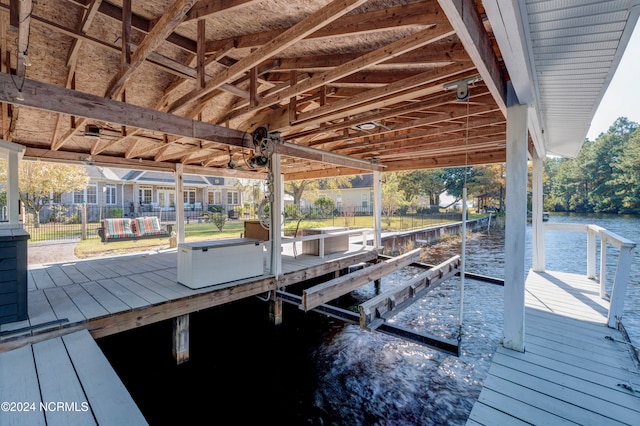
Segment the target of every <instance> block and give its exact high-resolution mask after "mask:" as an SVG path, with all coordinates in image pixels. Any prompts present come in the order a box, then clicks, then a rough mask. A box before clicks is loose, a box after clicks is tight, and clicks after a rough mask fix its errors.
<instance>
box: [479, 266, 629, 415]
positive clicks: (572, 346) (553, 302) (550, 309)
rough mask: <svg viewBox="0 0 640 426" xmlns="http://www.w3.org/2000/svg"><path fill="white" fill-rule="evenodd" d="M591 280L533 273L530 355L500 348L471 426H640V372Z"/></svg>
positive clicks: (528, 306) (528, 309)
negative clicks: (610, 325)
mask: <svg viewBox="0 0 640 426" xmlns="http://www.w3.org/2000/svg"><path fill="white" fill-rule="evenodd" d="M608 305H609V303H608V302H607V301H606V300H603V299H601V298H600V297H599V284H598V283H597V282H596V281H593V280H589V279H587V278H586V277H584V276H581V275H575V274H568V273H560V272H546V273H536V272H529V275H528V277H527V280H526V308H525V309H526V311H525V333H526V336H525V352H524V353H521V352H516V351H512V350H509V349H505V348H503V347H502V346H499V347H498V349H497V351H496V353H495V354H494V356H493V359H492V364H491V367H490V369H489V374H488V376H487V378H486V379H485V382H484V388H483V389H482V392H481V393H480V396H479V398H478V401H477V402H476V403H475V405H474V406H473V409H472V411H471V414H470V416H469V420H468V421H467V425H480V424H482V425H498V424H499V425H524V424H534V425H558V424H580V425H605V424H607V425H611V424H621V425H622V424H626V425H634V424H635V425H638V424H640V374H639V371H638V366H637V364H636V362H635V361H634V357H633V353H632V350H631V348H630V346H629V344H628V343H626V340H625V338H624V336H623V335H622V333H621V332H620V331H618V330H615V329H613V328H609V327H607V326H606V321H607V312H608Z"/></svg>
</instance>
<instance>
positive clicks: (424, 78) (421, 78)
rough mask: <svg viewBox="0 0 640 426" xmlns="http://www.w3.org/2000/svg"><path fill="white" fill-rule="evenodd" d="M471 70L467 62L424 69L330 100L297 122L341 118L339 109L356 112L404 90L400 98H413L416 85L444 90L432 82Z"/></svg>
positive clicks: (300, 117)
mask: <svg viewBox="0 0 640 426" xmlns="http://www.w3.org/2000/svg"><path fill="white" fill-rule="evenodd" d="M472 70H473V67H471V66H470V65H469V64H464V63H461V64H454V65H449V66H446V67H442V68H436V69H433V70H429V71H425V72H423V73H420V74H417V75H414V76H411V77H409V78H406V79H404V80H399V81H396V82H393V83H390V84H388V85H386V86H384V87H381V88H378V89H370V90H367V91H364V92H362V93H361V94H359V95H356V96H352V97H349V98H345V99H342V100H339V101H336V102H332V103H330V104H327V105H325V106H324V107H320V108H315V109H313V110H311V111H308V112H303V113H300V114H299V115H298V123H300V124H301V125H302V123H306V122H308V121H309V120H310V119H312V118H315V117H320V116H322V118H323V119H324V120H334V119H336V118H343V117H344V116H345V113H344V112H343V113H341V114H340V113H339V112H340V111H341V110H345V109H349V114H356V113H357V111H356V112H354V111H353V107H354V106H356V105H362V104H365V103H367V109H369V108H370V107H369V105H370V104H369V103H370V102H371V101H373V100H376V99H382V98H384V99H385V100H388V98H389V97H390V96H392V95H395V94H400V93H401V92H404V95H403V96H402V95H401V96H400V99H401V100H404V99H409V98H415V97H416V96H420V95H414V91H413V89H416V88H418V87H422V88H424V86H425V85H429V86H431V87H433V90H430V91H426V92H425V91H424V89H422V90H421V92H422V93H424V94H432V93H438V92H441V91H444V89H443V86H442V85H437V84H434V82H437V81H439V80H444V81H447V80H449V79H453V78H455V76H457V75H460V74H461V73H464V72H470V71H472ZM434 86H435V87H434ZM407 91H409V93H407ZM412 95H413V96H412ZM397 102H400V100H398V101H397ZM296 124H297V123H296ZM306 125H307V124H305V126H306Z"/></svg>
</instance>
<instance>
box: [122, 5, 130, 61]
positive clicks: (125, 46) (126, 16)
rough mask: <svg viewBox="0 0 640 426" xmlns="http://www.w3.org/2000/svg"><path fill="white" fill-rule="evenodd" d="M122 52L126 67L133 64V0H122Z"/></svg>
mask: <svg viewBox="0 0 640 426" xmlns="http://www.w3.org/2000/svg"><path fill="white" fill-rule="evenodd" d="M120 39H121V40H120V41H121V42H122V53H121V55H120V64H121V66H122V69H123V70H124V69H126V68H127V67H128V66H129V65H130V64H131V0H123V1H122V36H121V37H120Z"/></svg>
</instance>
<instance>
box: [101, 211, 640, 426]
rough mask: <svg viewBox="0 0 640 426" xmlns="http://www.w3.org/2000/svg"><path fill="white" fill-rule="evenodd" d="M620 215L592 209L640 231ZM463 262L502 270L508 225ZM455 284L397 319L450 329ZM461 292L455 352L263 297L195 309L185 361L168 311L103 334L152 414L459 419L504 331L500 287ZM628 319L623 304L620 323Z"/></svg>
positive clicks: (552, 259) (551, 263)
mask: <svg viewBox="0 0 640 426" xmlns="http://www.w3.org/2000/svg"><path fill="white" fill-rule="evenodd" d="M618 219H620V218H614V219H611V222H610V223H608V222H607V220H609V219H606V220H603V221H600V220H598V224H600V225H601V226H604V227H605V228H608V229H611V230H612V231H614V232H618V233H620V234H621V235H624V236H625V237H627V238H630V239H632V240H634V241H640V236H639V237H638V238H635V239H634V238H633V237H632V236H631V235H630V234H629V233H630V232H631V230H629V229H627V228H625V226H628V227H629V228H633V230H634V231H635V232H638V230H639V229H640V227H638V224H639V223H638V219H632V218H630V219H629V220H628V221H627V220H626V219H623V220H622V222H619V221H618ZM551 220H552V221H567V222H577V221H580V220H588V221H589V223H593V220H594V219H593V218H592V217H591V218H576V217H571V218H566V217H555V216H554V217H552V218H551ZM603 223H604V224H603ZM625 224H627V225H625ZM617 227H619V228H617ZM627 231H629V232H627ZM553 234H557V235H555V236H554V235H553ZM562 234H564V235H563V236H562V235H560V233H555V232H553V233H552V232H547V247H549V250H548V251H547V268H548V269H553V270H567V271H571V272H577V273H582V272H584V271H585V268H586V266H585V265H586V252H585V255H584V256H583V257H580V256H578V258H580V259H581V261H582V266H580V265H574V263H577V262H576V261H575V260H574V261H572V260H571V259H574V258H575V257H576V256H574V255H573V254H575V253H576V252H577V251H578V250H581V246H580V245H581V241H580V235H581V234H577V233H570V234H571V236H567V233H562ZM574 238H575V239H576V240H575V241H574ZM584 238H585V239H584V241H585V242H586V237H584ZM527 239H528V240H530V229H529V230H528V235H527ZM560 242H562V243H563V244H569V246H570V247H571V248H570V249H569V250H567V249H564V250H560V251H558V253H554V252H553V249H551V247H552V246H553V245H555V244H559V243H560ZM527 246H530V244H529V243H527ZM582 247H584V243H583V244H582ZM428 253H429V254H428V256H429V257H428V258H426V259H424V261H426V262H428V263H438V262H440V261H442V260H445V259H447V258H448V257H450V256H451V255H455V254H459V253H460V246H459V244H457V243H455V244H442V245H440V246H439V247H438V248H432V249H430V250H429V252H428ZM567 253H572V256H569V255H567ZM527 257H528V258H530V256H529V255H528V256H527ZM556 262H559V263H558V264H557V266H556ZM638 264H640V261H638V259H637V254H636V259H634V268H635V269H634V274H635V275H634V277H632V281H633V280H635V281H633V282H632V290H631V291H630V294H634V293H635V295H636V297H635V302H633V303H628V304H627V306H628V311H631V313H632V314H633V312H634V311H635V314H637V313H638V305H639V304H640V303H639V302H638V297H637V294H638V288H640V280H638V272H637V271H638ZM573 267H575V268H576V269H575V271H574V270H571V268H573ZM581 268H582V269H581ZM466 269H467V271H469V272H475V273H480V274H483V275H489V276H494V277H500V278H502V277H503V275H504V234H503V233H502V232H498V231H491V232H490V233H476V234H473V235H472V236H471V237H470V238H469V239H468V241H467V259H466ZM527 269H528V268H527ZM418 272H420V271H419V270H418V269H416V268H412V267H408V268H404V269H403V270H401V271H398V272H397V273H395V274H392V275H389V276H387V277H385V278H384V279H383V280H382V285H381V287H382V288H381V290H382V291H385V290H388V289H391V288H393V287H394V286H396V285H399V284H401V283H402V282H404V281H406V280H408V279H410V278H411V277H413V276H414V275H415V274H417V273H418ZM459 286H460V281H459V279H452V280H449V281H448V282H447V283H445V284H443V285H442V286H441V287H439V288H438V289H436V290H434V291H432V292H431V293H430V294H429V296H427V297H425V298H423V299H422V300H420V301H418V302H416V303H415V304H414V305H412V306H411V307H410V308H408V309H407V310H405V311H403V312H402V313H400V314H398V315H397V316H396V317H395V318H394V320H393V321H394V322H396V323H398V324H401V325H403V326H406V327H409V328H412V329H415V330H418V331H421V332H426V333H429V334H432V335H437V336H442V337H446V338H456V337H457V336H458V331H459V328H458V321H459V304H460V288H459ZM375 292H376V290H375V287H374V286H373V284H370V285H367V286H364V287H362V288H360V289H359V290H358V291H356V292H354V293H353V294H352V295H351V296H350V299H349V301H350V302H351V304H353V305H356V304H357V303H358V301H360V300H366V299H368V298H370V297H372V296H373V295H375ZM464 294H465V297H464V309H463V334H462V335H461V339H462V340H461V345H462V355H461V356H460V357H453V356H448V355H446V354H443V353H441V352H438V351H436V350H432V349H430V348H428V347H425V346H420V345H417V344H413V343H408V342H406V341H404V340H401V339H398V338H394V337H391V336H387V335H384V334H381V333H371V332H367V331H363V330H361V329H360V328H359V327H358V326H356V325H348V324H344V323H342V322H341V321H339V320H334V319H332V318H328V317H325V316H322V315H319V314H316V313H311V312H310V313H306V314H305V313H304V312H301V311H300V310H298V308H297V307H295V306H292V305H288V304H285V305H284V324H283V325H282V326H280V327H279V328H275V327H273V326H272V325H271V324H270V323H269V321H268V306H267V304H266V303H264V302H262V301H261V300H259V299H258V298H253V299H249V300H246V301H242V302H239V303H235V304H232V305H227V306H221V307H216V308H213V309H209V310H207V311H202V312H199V313H196V314H192V315H191V351H190V356H191V358H190V361H189V362H187V363H185V364H183V365H180V366H176V365H175V364H174V361H173V359H172V357H171V323H170V322H164V323H160V324H157V325H152V326H147V327H143V328H140V329H137V330H134V331H131V332H126V333H121V334H119V335H117V336H112V337H109V338H104V339H100V340H99V342H98V343H99V344H100V346H101V347H102V348H103V350H104V352H105V354H106V355H107V357H108V358H109V360H110V361H111V363H112V365H113V366H114V368H115V369H116V371H117V372H118V374H119V375H120V376H121V378H122V380H123V382H124V383H125V385H126V386H127V388H128V389H129V391H130V393H131V394H132V396H133V397H134V399H135V400H136V402H137V403H138V404H139V406H140V408H141V409H142V411H143V414H144V415H145V417H146V418H147V420H148V421H149V423H150V424H152V425H166V424H265V423H275V424H278V425H462V424H464V423H465V422H466V419H467V416H468V415H469V413H470V411H471V408H472V406H473V403H474V402H475V400H476V399H477V397H478V395H479V393H480V390H481V387H482V382H483V380H484V377H485V375H486V372H487V370H488V368H489V363H490V359H491V356H492V354H493V352H494V350H495V348H496V345H497V344H498V341H499V339H500V337H501V332H502V303H503V301H502V298H503V290H502V287H499V286H495V285H492V284H486V283H481V282H477V281H473V280H469V279H467V280H465V293H464ZM345 301H346V300H345V299H343V300H342V302H345ZM629 307H630V308H629ZM626 318H627V313H625V321H624V322H625V324H627V321H626Z"/></svg>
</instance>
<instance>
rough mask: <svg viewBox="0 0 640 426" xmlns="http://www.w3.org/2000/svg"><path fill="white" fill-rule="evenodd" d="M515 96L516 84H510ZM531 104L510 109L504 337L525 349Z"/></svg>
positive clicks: (507, 344)
mask: <svg viewBox="0 0 640 426" xmlns="http://www.w3.org/2000/svg"><path fill="white" fill-rule="evenodd" d="M509 92H510V93H509V97H510V98H513V97H515V95H514V94H513V87H511V86H509ZM527 115H528V107H527V106H526V105H518V104H517V103H514V102H511V103H510V106H509V107H508V108H507V185H506V186H507V194H506V224H505V280H504V338H503V341H502V345H503V346H504V347H505V348H507V349H513V350H515V351H519V352H524V297H525V289H524V285H525V276H524V264H525V247H524V242H525V239H526V227H527V146H528V140H529V138H528V133H527Z"/></svg>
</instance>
